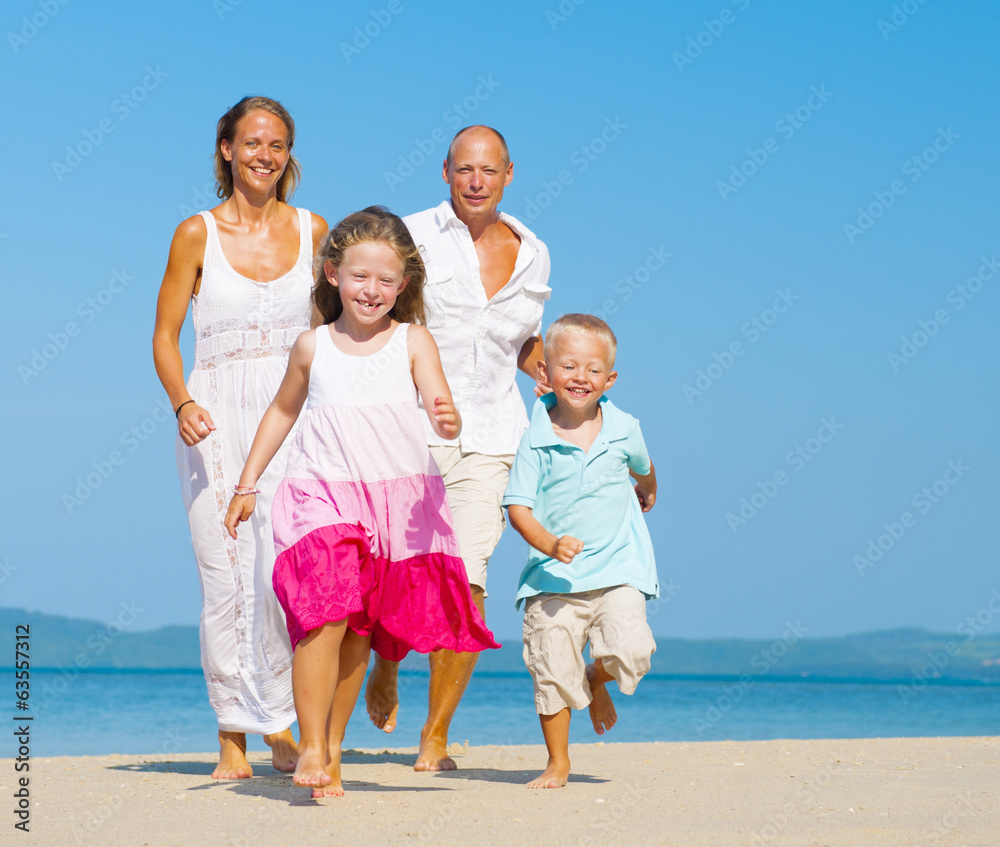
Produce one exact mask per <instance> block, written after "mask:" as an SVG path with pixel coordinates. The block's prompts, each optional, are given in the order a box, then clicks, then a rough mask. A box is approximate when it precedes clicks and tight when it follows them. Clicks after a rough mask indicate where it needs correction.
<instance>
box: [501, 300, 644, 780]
mask: <svg viewBox="0 0 1000 847" xmlns="http://www.w3.org/2000/svg"><path fill="white" fill-rule="evenodd" d="M616 347H617V342H616V340H615V336H614V333H613V332H612V331H611V329H610V327H609V326H608V325H607V324H606V323H605V322H604V321H602V320H600V319H599V318H596V317H593V316H592V315H580V314H571V315H565V316H563V317H561V318H559V320H557V321H556V322H555V323H553V324H552V325H551V326H550V327H549V329H548V332H546V334H545V351H544V352H545V360H544V362H541V363H539V365H538V370H539V374H540V376H541V378H542V380H543V383H548V385H549V386H550V387H551V389H552V393H551V394H546V395H544V396H543V397H541V398H540V399H539V400H538V401H536V403H535V407H534V409H533V410H532V417H531V425H530V427H529V429H528V431H527V432H526V433H525V434H524V437H523V438H522V439H521V444H520V447H519V448H518V451H517V456H516V458H515V460H514V465H513V467H512V468H511V472H510V482H509V484H508V486H507V491H506V493H505V494H504V498H503V505H504V506H505V507H506V508H507V517H508V519H509V521H510V524H511V526H513V527H514V529H516V530H517V531H518V532H519V533H520V534H521V536H522V537H523V538H524V540H525V541H527V542H528V544H529V545H531V547H532V548H533V549H532V550H531V551H530V554H529V558H528V563H527V565H525V567H524V570H523V571H522V572H521V579H520V582H519V584H518V591H517V600H516V605H517V606H518V607H519V606H520V605H521V602H522V601H524V600H525V599H527V603H526V605H525V611H524V660H525V663H526V664H527V665H528V670H530V671H531V675H532V678H533V679H534V682H535V708H536V710H537V711H538V717H539V720H540V721H541V724H542V735H543V736H544V737H545V746H546V748H547V749H548V753H549V761H548V767H547V768H546V769H545V772H544V773H543V774H542V775H541V776H539V777H538V778H537V779H534V780H532V781H531V782H529V783H528V787H529V788H561V787H562V786H564V785H565V784H566V779H567V777H568V776H569V768H570V762H569V723H570V709H571V708H573V709H582V708H583V707H584V706H589V709H590V717H591V720H592V721H593V724H594V730H595V731H596V732H597V734H598V735H602V734H603V733H604V732H605V731H606V730H608V729H611V727H612V726H614V724H615V720H616V719H617V714H616V712H615V707H614V704H613V703H612V702H611V695H610V694H609V693H608V691H607V689H606V688H605V684H606V683H608V682H611V681H612V680H615V681H616V682H617V683H618V687H619V689H620V690H621V691H622V692H623V693H625V694H631V693H632V692H633V691H635V688H636V685H637V684H638V682H639V680H640V679H641V678H642V676H643V675H644V674H645V673H646V672H647V671H648V670H649V664H650V657H651V656H652V654H653V651H654V650H655V649H656V642H655V641H654V640H653V635H652V632H650V629H649V626H648V624H647V623H646V598H652V597H656V596H658V594H659V584H658V582H657V579H656V565H655V562H654V560H653V547H652V543H651V541H650V538H649V531H648V530H647V529H646V524H645V521H644V520H643V517H642V512H648V511H649V510H650V509H651V508H653V503H654V502H655V501H656V475H655V473H654V471H653V465H652V463H651V462H650V461H649V455H648V454H647V452H646V445H645V443H644V442H643V439H642V433H641V432H640V430H639V422H638V421H637V420H635V418H633V417H632V416H631V415H628V414H626V413H625V412H622V411H620V410H618V409H617V408H615V406H614V405H612V403H611V402H610V401H608V399H607V397H605V396H604V392H605V391H606V390H607V389H609V388H610V387H611V386H612V385H613V384H614V382H615V379H616V378H617V376H618V374H617V373H616V372H615V371H614V370H613V367H614V361H615V351H616ZM630 474H631V476H633V477H634V478H635V480H636V485H635V493H633V489H632V485H631V482H630V480H629V475H630ZM637 498H638V499H637ZM588 640H589V641H590V653H591V657H592V659H593V661H592V663H591V664H589V665H586V666H584V661H583V648H584V645H585V644H586V643H587V641H588Z"/></svg>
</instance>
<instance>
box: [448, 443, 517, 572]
mask: <svg viewBox="0 0 1000 847" xmlns="http://www.w3.org/2000/svg"><path fill="white" fill-rule="evenodd" d="M431 456H432V457H433V458H434V462H435V463H436V464H437V466H438V469H439V470H440V471H441V476H442V477H443V478H444V485H445V488H446V489H447V491H448V507H449V508H450V509H451V517H452V520H453V521H454V523H455V535H456V536H457V537H458V549H459V551H460V552H461V554H462V559H463V560H464V561H465V569H466V571H467V572H468V574H469V585H475V586H478V587H479V588H482V589H484V592H485V589H486V563H487V562H488V561H489V558H490V556H492V555H493V551H494V550H495V549H496V546H497V544H498V543H499V542H500V535H501V534H502V533H503V530H504V527H505V526H506V525H507V522H506V521H505V520H504V515H503V509H501V508H500V500H501V499H503V493H504V491H505V490H506V488H507V477H508V476H509V475H510V466H511V464H512V463H513V462H514V456H513V455H506V456H487V455H486V454H484V453H464V452H462V449H461V448H460V447H431Z"/></svg>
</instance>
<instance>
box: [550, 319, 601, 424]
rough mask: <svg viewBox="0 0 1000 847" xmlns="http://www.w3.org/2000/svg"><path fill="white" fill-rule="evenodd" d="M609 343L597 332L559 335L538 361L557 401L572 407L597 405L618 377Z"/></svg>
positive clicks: (583, 407) (581, 407)
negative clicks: (596, 333) (595, 333)
mask: <svg viewBox="0 0 1000 847" xmlns="http://www.w3.org/2000/svg"><path fill="white" fill-rule="evenodd" d="M609 353H610V351H609V350H608V345H607V344H606V343H605V342H604V341H603V340H602V339H601V338H599V337H598V336H596V335H589V334H586V333H580V332H564V333H562V334H560V335H557V336H556V337H555V339H554V340H553V342H552V344H550V345H549V347H548V348H547V349H546V350H545V361H544V362H542V363H540V364H539V368H540V369H541V371H542V377H543V378H544V379H545V381H546V382H548V384H549V385H550V386H551V387H552V391H553V392H554V393H555V395H556V402H557V403H558V404H559V405H560V406H564V407H567V408H570V409H580V410H582V409H586V408H588V407H589V406H594V405H596V404H597V403H598V402H599V401H600V399H601V395H602V394H604V392H605V391H607V390H608V389H609V388H610V387H611V386H612V385H614V382H615V380H616V379H617V378H618V373H617V372H616V371H613V370H611V362H610V359H611V356H610V354H609Z"/></svg>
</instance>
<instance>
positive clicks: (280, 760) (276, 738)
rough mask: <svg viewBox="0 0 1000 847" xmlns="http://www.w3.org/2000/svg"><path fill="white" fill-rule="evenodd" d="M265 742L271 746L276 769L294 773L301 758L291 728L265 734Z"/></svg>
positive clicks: (272, 760)
mask: <svg viewBox="0 0 1000 847" xmlns="http://www.w3.org/2000/svg"><path fill="white" fill-rule="evenodd" d="M264 743H265V744H266V745H267V746H268V747H270V748H271V764H272V765H273V766H274V769H275V770H276V771H282V772H283V773H292V771H294V770H295V763H296V762H297V761H298V759H299V748H298V745H296V743H295V738H294V737H293V736H292V731H291V730H290V729H284V730H282V731H281V732H276V733H275V734H274V735H265V736H264Z"/></svg>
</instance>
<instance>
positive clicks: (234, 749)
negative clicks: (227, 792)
mask: <svg viewBox="0 0 1000 847" xmlns="http://www.w3.org/2000/svg"><path fill="white" fill-rule="evenodd" d="M252 776H253V768H251V767H250V763H249V762H248V761H247V736H246V733H244V732H226V731H224V730H221V729H220V730H219V764H217V765H216V766H215V770H214V771H212V779H249V778H250V777H252Z"/></svg>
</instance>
